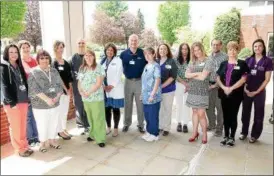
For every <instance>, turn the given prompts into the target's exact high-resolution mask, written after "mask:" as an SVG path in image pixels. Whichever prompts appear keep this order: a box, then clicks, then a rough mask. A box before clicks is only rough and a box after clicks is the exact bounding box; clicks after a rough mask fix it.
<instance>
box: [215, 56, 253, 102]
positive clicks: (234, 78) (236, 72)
mask: <svg viewBox="0 0 274 176" xmlns="http://www.w3.org/2000/svg"><path fill="white" fill-rule="evenodd" d="M237 62H238V64H237V65H236V66H234V69H233V71H232V74H231V79H230V83H229V86H233V85H234V84H235V83H237V82H238V81H239V80H240V79H241V78H242V76H244V75H247V74H248V73H249V68H248V65H247V64H246V62H245V61H243V60H238V61H237ZM227 64H228V61H223V62H222V63H221V65H220V67H219V69H218V71H217V74H218V75H219V76H220V80H221V82H222V83H223V84H224V85H226V71H227ZM243 91H244V84H243V85H242V86H241V87H239V88H237V89H235V90H233V91H232V93H231V94H229V97H235V98H240V99H242V98H243ZM218 95H219V97H220V98H226V97H228V96H227V95H226V94H225V93H224V91H223V89H222V88H219V91H218Z"/></svg>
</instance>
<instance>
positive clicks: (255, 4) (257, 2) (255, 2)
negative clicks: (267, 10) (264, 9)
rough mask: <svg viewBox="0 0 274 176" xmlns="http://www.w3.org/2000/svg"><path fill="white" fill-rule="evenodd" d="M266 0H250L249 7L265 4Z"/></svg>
mask: <svg viewBox="0 0 274 176" xmlns="http://www.w3.org/2000/svg"><path fill="white" fill-rule="evenodd" d="M264 5H265V1H249V7H256V6H264Z"/></svg>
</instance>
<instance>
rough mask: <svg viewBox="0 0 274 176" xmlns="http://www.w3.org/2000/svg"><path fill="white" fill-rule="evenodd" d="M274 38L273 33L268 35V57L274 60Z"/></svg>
mask: <svg viewBox="0 0 274 176" xmlns="http://www.w3.org/2000/svg"><path fill="white" fill-rule="evenodd" d="M273 44H274V38H273V33H268V38H267V46H266V48H267V50H266V51H267V56H268V57H270V58H272V59H273V58H274V47H273V46H274V45H273Z"/></svg>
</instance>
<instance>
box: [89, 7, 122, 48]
mask: <svg viewBox="0 0 274 176" xmlns="http://www.w3.org/2000/svg"><path fill="white" fill-rule="evenodd" d="M93 20H94V22H93V24H92V25H91V26H90V27H89V29H90V33H89V34H90V35H89V37H90V40H91V42H93V43H96V44H99V45H103V46H104V45H105V44H106V43H108V42H113V43H123V42H124V40H125V35H124V31H123V28H122V27H119V26H118V25H117V24H116V23H115V19H114V18H111V17H109V16H108V15H107V14H106V13H105V12H103V11H99V10H96V11H95V12H94V14H93Z"/></svg>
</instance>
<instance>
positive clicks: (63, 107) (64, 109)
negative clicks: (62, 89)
mask: <svg viewBox="0 0 274 176" xmlns="http://www.w3.org/2000/svg"><path fill="white" fill-rule="evenodd" d="M69 100H70V97H69V96H68V95H64V94H63V95H61V97H60V105H59V108H60V116H59V122H58V132H62V131H64V130H65V129H66V128H67V119H68V110H69Z"/></svg>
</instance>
